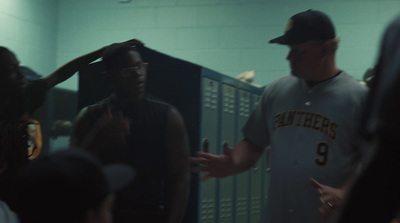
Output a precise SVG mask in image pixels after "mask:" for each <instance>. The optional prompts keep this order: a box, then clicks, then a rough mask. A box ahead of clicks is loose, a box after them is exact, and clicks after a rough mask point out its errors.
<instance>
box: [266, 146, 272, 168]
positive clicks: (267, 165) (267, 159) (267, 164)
mask: <svg viewBox="0 0 400 223" xmlns="http://www.w3.org/2000/svg"><path fill="white" fill-rule="evenodd" d="M266 153H267V154H266V168H265V172H266V173H269V172H271V167H270V157H269V155H270V148H269V147H268V148H267V151H266Z"/></svg>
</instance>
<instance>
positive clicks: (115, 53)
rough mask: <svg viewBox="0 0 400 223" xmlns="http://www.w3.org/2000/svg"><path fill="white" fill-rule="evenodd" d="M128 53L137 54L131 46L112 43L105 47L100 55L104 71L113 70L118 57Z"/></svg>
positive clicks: (135, 49)
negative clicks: (133, 52)
mask: <svg viewBox="0 0 400 223" xmlns="http://www.w3.org/2000/svg"><path fill="white" fill-rule="evenodd" d="M130 51H136V52H138V50H137V48H136V47H135V46H131V45H129V44H127V43H114V44H111V45H109V46H107V48H106V49H105V50H104V51H103V55H102V61H103V64H104V68H105V69H106V71H109V70H111V69H113V68H115V67H116V65H117V62H118V57H119V56H121V55H123V54H125V53H128V52H130Z"/></svg>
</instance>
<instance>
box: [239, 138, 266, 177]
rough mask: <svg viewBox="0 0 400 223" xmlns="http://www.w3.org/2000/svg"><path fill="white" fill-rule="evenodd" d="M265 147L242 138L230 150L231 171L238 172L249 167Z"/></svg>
mask: <svg viewBox="0 0 400 223" xmlns="http://www.w3.org/2000/svg"><path fill="white" fill-rule="evenodd" d="M264 150H265V148H264V147H261V146H257V145H255V144H254V143H252V142H250V141H248V140H247V139H243V140H242V141H240V142H239V143H238V144H237V145H236V146H235V148H234V149H233V151H232V154H231V155H232V162H233V169H232V171H233V173H232V175H234V174H238V173H241V172H244V171H247V170H248V169H250V168H251V167H252V166H254V164H255V163H256V162H257V161H258V159H259V158H260V157H261V156H262V154H263V153H264Z"/></svg>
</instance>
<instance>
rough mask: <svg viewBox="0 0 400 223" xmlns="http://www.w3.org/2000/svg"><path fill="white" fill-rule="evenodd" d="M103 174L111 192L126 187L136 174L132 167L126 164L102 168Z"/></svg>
mask: <svg viewBox="0 0 400 223" xmlns="http://www.w3.org/2000/svg"><path fill="white" fill-rule="evenodd" d="M103 172H104V174H105V176H106V178H107V180H108V182H109V185H110V190H111V191H112V192H115V191H118V190H120V189H122V188H123V187H125V186H127V185H128V184H129V183H131V182H132V181H133V180H134V179H135V175H136V172H135V170H134V169H133V167H131V166H129V165H126V164H110V165H107V166H105V167H103Z"/></svg>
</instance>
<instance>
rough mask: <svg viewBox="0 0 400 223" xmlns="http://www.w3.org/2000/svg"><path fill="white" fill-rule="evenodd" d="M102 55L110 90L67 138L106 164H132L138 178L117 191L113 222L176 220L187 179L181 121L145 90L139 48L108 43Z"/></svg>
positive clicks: (186, 147) (185, 142)
mask: <svg viewBox="0 0 400 223" xmlns="http://www.w3.org/2000/svg"><path fill="white" fill-rule="evenodd" d="M102 60H103V64H104V66H105V68H106V71H107V73H106V78H107V80H108V81H109V83H110V84H111V85H112V87H113V90H114V93H113V94H112V95H111V96H110V97H108V98H106V99H104V100H102V101H100V102H98V103H96V104H94V105H90V106H88V107H86V108H83V109H82V110H81V112H80V113H79V114H78V117H77V120H76V122H75V126H74V132H73V135H72V139H71V143H72V144H73V145H74V146H76V147H80V148H83V149H86V150H88V151H90V152H92V153H94V154H96V155H97V156H98V157H99V158H100V159H101V160H102V161H103V162H104V163H106V164H108V163H113V162H123V163H127V164H130V165H132V166H133V167H134V168H135V169H136V172H137V178H136V181H135V182H134V183H133V184H132V185H130V186H128V187H127V188H126V189H125V190H122V191H120V192H119V193H118V194H117V199H116V202H115V211H114V217H115V222H116V223H126V222H135V223H144V222H146V223H153V222H154V223H167V222H168V223H179V222H181V221H182V219H183V216H184V213H185V211H186V206H187V201H188V197H189V183H190V170H189V162H188V154H189V145H188V138H187V133H186V130H185V125H184V121H183V119H182V117H181V115H180V113H179V112H178V110H177V109H176V108H174V107H173V106H171V105H169V104H167V103H165V102H163V101H160V100H157V99H154V98H152V97H150V96H148V95H145V93H144V88H145V80H146V75H147V63H145V62H144V61H142V58H141V56H140V53H139V51H138V50H137V48H133V47H131V46H129V45H126V44H114V45H111V46H109V47H108V49H106V50H105V52H104V54H103V58H102Z"/></svg>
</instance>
